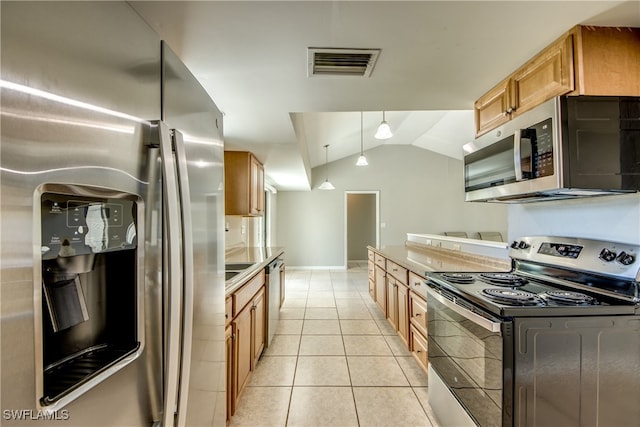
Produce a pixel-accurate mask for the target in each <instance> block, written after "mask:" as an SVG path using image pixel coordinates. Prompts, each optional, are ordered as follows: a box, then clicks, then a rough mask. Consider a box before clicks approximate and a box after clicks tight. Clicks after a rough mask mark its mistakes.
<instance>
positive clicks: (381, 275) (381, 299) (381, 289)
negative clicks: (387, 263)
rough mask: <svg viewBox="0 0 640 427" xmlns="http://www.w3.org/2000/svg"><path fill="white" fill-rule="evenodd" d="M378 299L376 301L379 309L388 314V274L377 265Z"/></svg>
mask: <svg viewBox="0 0 640 427" xmlns="http://www.w3.org/2000/svg"><path fill="white" fill-rule="evenodd" d="M375 270H376V280H375V282H376V297H375V301H376V304H377V305H378V308H380V310H381V311H382V312H383V313H384V314H385V315H386V314H387V283H386V282H387V273H386V271H384V269H383V268H380V266H379V265H377V264H376V266H375Z"/></svg>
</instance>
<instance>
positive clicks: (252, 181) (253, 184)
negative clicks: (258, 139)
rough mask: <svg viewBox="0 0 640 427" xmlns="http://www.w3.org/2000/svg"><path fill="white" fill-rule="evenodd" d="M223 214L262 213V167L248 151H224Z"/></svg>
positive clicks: (258, 214)
mask: <svg viewBox="0 0 640 427" xmlns="http://www.w3.org/2000/svg"><path fill="white" fill-rule="evenodd" d="M224 179H225V188H224V191H225V195H224V201H225V214H226V215H243V216H262V215H264V167H263V166H262V163H260V161H259V160H258V159H257V158H256V157H255V156H254V155H253V154H252V153H250V152H248V151H225V152H224Z"/></svg>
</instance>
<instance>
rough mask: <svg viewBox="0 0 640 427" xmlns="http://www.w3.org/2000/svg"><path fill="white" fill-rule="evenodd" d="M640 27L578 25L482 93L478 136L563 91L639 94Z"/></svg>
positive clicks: (478, 104)
mask: <svg viewBox="0 0 640 427" xmlns="http://www.w3.org/2000/svg"><path fill="white" fill-rule="evenodd" d="M638 75H640V28H610V27H585V26H577V27H574V28H573V29H571V30H570V31H568V32H567V33H565V34H563V35H562V36H561V37H560V38H559V39H558V40H556V41H555V42H554V43H552V44H551V45H549V46H548V47H547V48H545V49H544V50H543V51H541V52H540V53H538V54H537V55H536V56H535V57H534V58H532V59H531V60H530V61H528V62H527V63H526V64H524V65H523V66H522V67H520V68H519V69H517V70H516V71H514V72H513V73H512V74H511V75H509V76H508V77H507V78H506V79H504V80H503V81H501V82H500V83H499V84H497V85H496V86H495V87H493V88H492V89H490V90H489V91H488V92H487V93H486V94H484V95H482V96H481V97H480V98H479V99H478V100H477V101H476V102H475V104H474V109H475V122H476V136H480V135H482V134H484V133H486V132H489V131H490V130H492V129H495V128H496V127H498V126H500V125H501V124H503V123H505V122H507V121H509V120H511V119H512V118H513V117H516V116H517V115H519V114H522V113H524V112H525V111H528V110H530V109H532V108H534V107H536V106H537V105H540V104H541V103H543V102H545V101H547V100H549V99H551V98H553V97H555V96H560V95H566V94H569V95H603V96H640V79H638Z"/></svg>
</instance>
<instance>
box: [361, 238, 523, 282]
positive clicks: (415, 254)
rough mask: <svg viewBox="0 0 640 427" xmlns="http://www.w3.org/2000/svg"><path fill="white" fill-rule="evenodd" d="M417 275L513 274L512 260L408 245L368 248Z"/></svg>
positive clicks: (415, 244) (413, 244)
mask: <svg viewBox="0 0 640 427" xmlns="http://www.w3.org/2000/svg"><path fill="white" fill-rule="evenodd" d="M368 248H369V249H371V250H372V251H374V252H377V253H379V254H380V255H382V256H384V257H385V258H387V259H390V260H391V261H393V262H395V263H396V264H399V265H401V266H403V267H405V268H407V269H409V270H411V271H413V272H414V273H416V274H419V275H421V276H423V277H424V276H426V274H427V273H434V272H468V273H471V272H483V271H509V270H510V269H511V263H510V261H509V260H504V259H500V258H493V257H488V256H482V255H476V254H470V253H466V252H460V251H452V250H449V249H442V248H436V247H431V246H424V245H421V244H418V243H414V242H407V243H405V245H403V246H400V245H398V246H382V247H380V248H375V247H372V246H369V247H368Z"/></svg>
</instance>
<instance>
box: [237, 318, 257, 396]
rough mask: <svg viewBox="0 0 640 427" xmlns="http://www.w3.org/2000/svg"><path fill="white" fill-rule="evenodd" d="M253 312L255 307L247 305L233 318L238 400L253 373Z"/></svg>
mask: <svg viewBox="0 0 640 427" xmlns="http://www.w3.org/2000/svg"><path fill="white" fill-rule="evenodd" d="M252 314H253V307H252V306H247V307H245V308H244V309H243V310H241V311H240V313H238V315H237V316H236V317H235V319H234V320H233V330H234V331H235V333H234V341H235V342H234V346H233V351H234V355H233V361H234V364H235V369H234V372H235V379H234V392H235V400H236V401H237V400H238V398H239V397H240V393H242V390H244V386H245V385H246V383H247V381H248V379H249V374H250V373H251V363H252V361H253V356H252V352H251V341H252V339H251V323H252V321H251V317H252Z"/></svg>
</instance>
